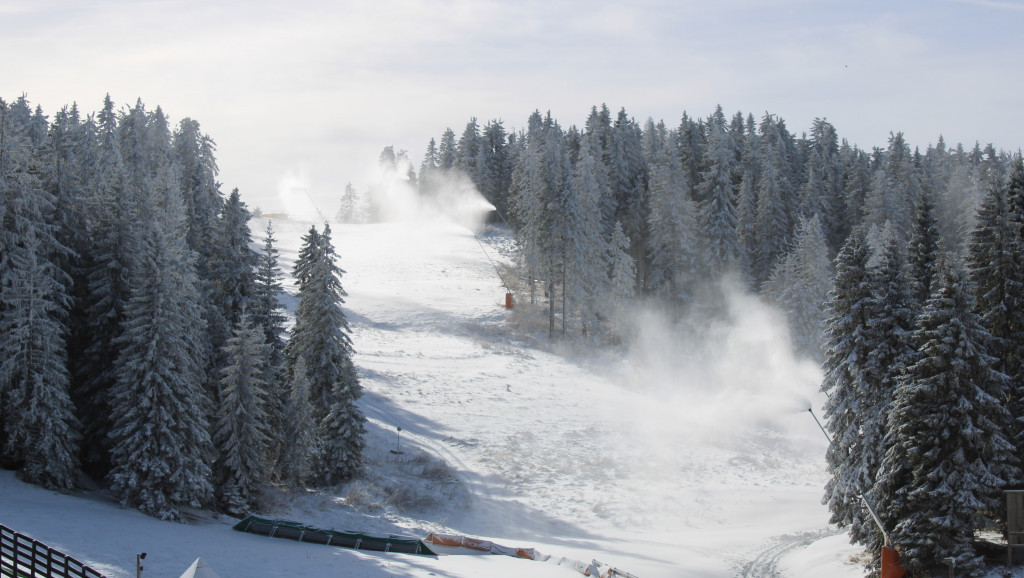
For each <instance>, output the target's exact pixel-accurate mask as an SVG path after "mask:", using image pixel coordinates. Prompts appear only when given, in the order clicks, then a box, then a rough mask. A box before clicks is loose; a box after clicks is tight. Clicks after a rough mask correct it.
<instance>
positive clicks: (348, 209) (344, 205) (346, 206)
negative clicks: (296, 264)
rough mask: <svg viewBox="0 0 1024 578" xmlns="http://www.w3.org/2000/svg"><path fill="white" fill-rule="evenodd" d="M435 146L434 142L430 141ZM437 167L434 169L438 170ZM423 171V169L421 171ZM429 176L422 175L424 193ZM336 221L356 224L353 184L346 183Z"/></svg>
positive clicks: (335, 217) (421, 185)
mask: <svg viewBox="0 0 1024 578" xmlns="http://www.w3.org/2000/svg"><path fill="white" fill-rule="evenodd" d="M430 142H431V144H433V142H434V140H433V139H431V140H430ZM436 168H437V167H434V169H431V170H436ZM420 170H421V171H422V170H423V169H420ZM428 174H430V173H429V172H428V173H427V174H424V173H422V172H421V173H420V191H421V192H422V191H423V189H424V187H425V186H426V185H425V182H426V181H427V180H428V176H427V175H428ZM334 220H335V221H338V222H339V223H355V222H356V188H355V187H353V186H352V183H345V192H344V193H342V194H341V201H340V203H339V204H338V214H337V215H335V216H334Z"/></svg>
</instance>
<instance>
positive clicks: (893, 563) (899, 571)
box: [807, 407, 907, 578]
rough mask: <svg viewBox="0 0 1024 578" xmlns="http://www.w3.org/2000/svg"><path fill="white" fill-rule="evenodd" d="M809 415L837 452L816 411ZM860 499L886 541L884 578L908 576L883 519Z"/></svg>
mask: <svg viewBox="0 0 1024 578" xmlns="http://www.w3.org/2000/svg"><path fill="white" fill-rule="evenodd" d="M807 413H809V414H811V417H813V418H814V422H815V423H817V424H818V429H820V430H821V433H823V434H825V439H827V440H828V445H829V446H830V447H831V448H832V450H833V451H835V449H836V445H835V444H834V443H832V436H830V435H828V432H827V431H825V426H823V425H821V421H820V420H818V416H816V415H814V409H813V408H810V407H809V408H807ZM858 497H859V498H860V501H861V502H862V503H863V504H864V507H865V508H866V509H867V511H868V513H869V514H871V519H872V520H874V522H875V525H876V526H878V530H879V531H880V532H882V538H883V539H884V540H885V543H884V544H883V545H882V578H903V576H904V575H906V573H907V570H906V568H904V567H903V566H902V565H901V564H900V553H899V551H897V550H896V548H895V547H894V546H893V545H892V541H891V540H889V533H888V532H886V531H885V525H884V524H882V519H881V518H879V517H878V514H877V513H875V509H874V508H873V507H871V502H869V501H868V499H867V498H866V497H865V496H864V494H859V495H858Z"/></svg>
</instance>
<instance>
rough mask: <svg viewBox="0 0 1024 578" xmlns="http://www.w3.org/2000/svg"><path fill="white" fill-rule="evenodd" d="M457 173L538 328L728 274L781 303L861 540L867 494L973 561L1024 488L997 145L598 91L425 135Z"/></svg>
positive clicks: (914, 540) (848, 522) (910, 542)
mask: <svg viewBox="0 0 1024 578" xmlns="http://www.w3.org/2000/svg"><path fill="white" fill-rule="evenodd" d="M450 171H462V172H464V173H465V174H467V175H469V177H470V178H472V179H473V181H474V182H475V183H476V186H477V188H478V189H479V190H480V191H481V192H482V193H483V194H484V195H485V196H486V197H487V198H488V200H489V201H490V202H492V203H493V204H494V205H495V206H496V207H497V208H498V209H499V212H500V213H501V214H502V215H503V216H505V218H506V219H507V221H508V223H509V224H510V225H511V226H512V229H513V231H514V233H515V236H516V240H517V243H518V247H519V249H520V256H521V262H520V269H521V273H522V276H523V278H524V280H525V281H526V282H528V283H530V285H531V286H533V285H539V286H541V287H542V288H543V294H544V295H545V296H546V298H547V305H548V322H549V325H548V326H549V332H550V334H551V335H554V334H555V332H556V319H558V318H559V314H560V320H561V332H562V334H565V333H566V332H567V331H568V330H569V329H570V328H576V329H578V330H579V331H580V332H582V333H585V334H589V335H602V334H605V333H606V332H611V333H614V331H615V329H616V327H615V324H616V322H617V320H616V318H615V317H614V315H611V314H609V312H614V311H616V310H622V309H623V308H625V307H626V306H627V305H629V304H630V303H633V302H635V301H636V300H638V299H643V300H645V301H650V300H654V301H656V302H658V303H660V304H662V305H663V306H665V307H666V308H667V310H669V311H679V312H682V311H685V310H687V309H688V308H690V307H691V306H692V305H693V304H694V303H695V302H698V301H700V299H699V298H698V297H699V296H700V295H701V291H702V289H703V288H706V287H707V285H708V284H709V283H710V284H713V285H714V284H717V283H718V282H719V281H720V280H721V279H722V278H723V277H724V276H726V275H729V276H731V277H733V278H734V279H737V280H739V282H740V283H741V284H743V285H745V286H746V288H747V289H749V290H751V291H754V292H758V293H760V294H761V295H762V296H764V297H765V298H766V299H768V300H770V301H772V302H774V303H775V304H777V305H779V306H780V308H781V309H782V310H783V311H785V312H786V314H787V315H788V318H789V322H790V328H791V333H792V335H793V341H794V345H795V347H796V348H797V349H798V350H799V352H801V353H803V354H804V355H808V356H811V357H813V358H815V359H819V360H822V361H823V363H824V369H825V372H826V375H825V380H824V382H823V384H822V391H824V392H825V393H826V394H828V401H827V402H826V406H825V416H826V417H827V419H828V422H827V428H828V430H829V431H830V433H831V435H832V437H833V439H834V441H835V445H834V446H833V447H832V448H831V449H829V451H828V456H827V459H828V465H829V472H830V474H831V480H830V481H829V483H828V485H827V487H826V494H825V498H824V500H825V502H826V503H827V504H828V507H829V509H830V511H831V512H832V522H833V523H836V524H838V525H839V526H841V527H849V528H850V531H851V537H852V539H853V540H854V541H856V542H858V543H861V544H864V545H866V546H868V547H870V551H871V552H873V553H874V554H875V559H874V561H873V564H874V565H875V567H877V564H878V553H879V552H880V549H879V546H880V545H881V543H882V541H883V536H882V533H881V532H880V531H879V529H878V527H877V525H876V524H875V523H874V522H873V521H872V520H871V518H870V516H869V513H868V512H867V510H865V508H864V506H863V500H862V497H863V498H864V499H866V500H867V501H868V502H869V503H871V504H873V506H874V507H875V509H876V510H877V512H878V514H879V516H880V518H881V520H882V523H883V525H884V527H885V528H886V531H887V532H888V533H889V534H890V535H891V538H892V540H893V542H894V543H895V544H897V545H898V546H899V547H900V548H901V556H902V557H903V559H904V562H905V563H906V565H907V567H908V568H909V569H911V571H913V572H917V573H921V572H926V571H928V569H929V568H931V567H933V566H935V565H939V564H941V563H942V560H943V559H945V558H948V557H952V558H954V559H955V564H956V567H957V568H958V570H960V571H965V572H967V573H970V574H972V575H976V574H977V573H979V572H981V569H982V566H983V559H982V557H981V556H980V555H979V554H978V553H977V552H976V551H975V549H974V544H973V539H974V532H975V530H976V529H979V528H987V527H998V526H999V524H1000V523H1003V522H1004V521H1005V520H1004V519H1003V518H1004V514H1003V512H1004V506H1003V503H1004V502H1003V495H1002V491H1003V490H1004V489H1008V488H1024V473H1022V470H1021V462H1020V455H1021V451H1020V450H1022V449H1024V367H1022V363H1024V302H1022V300H1024V165H1022V161H1021V157H1020V155H1019V154H1017V155H1015V156H1012V157H1011V156H1010V155H1009V154H1006V153H1004V152H997V151H996V150H995V149H994V147H992V146H991V145H989V146H986V147H984V148H982V147H981V146H979V145H977V144H976V145H974V146H973V147H972V148H969V149H968V148H964V147H963V146H962V145H957V146H955V147H952V148H950V147H948V146H947V145H946V143H945V142H944V140H943V139H942V138H941V137H940V138H939V139H938V142H937V143H936V144H934V145H929V146H928V147H927V149H926V150H925V151H924V152H922V151H921V150H920V149H917V148H911V146H910V145H909V144H908V143H907V142H906V141H905V139H904V138H903V135H902V134H900V133H894V134H891V136H890V138H889V142H888V146H887V147H886V148H874V149H872V150H871V151H865V150H861V149H859V148H858V147H857V146H855V145H852V144H850V143H849V142H848V141H847V140H845V139H840V138H839V135H838V133H837V131H836V129H835V128H834V127H833V126H832V125H831V124H830V123H828V122H827V121H826V120H824V119H816V120H815V121H814V122H813V123H812V126H811V128H810V131H809V133H806V134H802V135H800V136H796V135H795V134H793V133H791V132H790V131H789V130H788V129H787V127H786V124H785V122H784V121H783V119H781V118H779V117H777V116H775V115H772V114H767V113H766V114H765V115H764V116H762V117H761V118H760V120H759V121H758V120H757V119H755V118H754V116H753V115H749V114H748V115H746V116H744V115H743V114H742V113H737V114H736V115H734V116H733V117H731V119H730V118H727V117H726V116H725V115H724V114H723V111H722V109H721V108H720V107H719V108H718V109H717V110H716V111H715V112H714V113H713V114H712V115H711V116H709V117H708V118H705V119H699V118H692V117H690V116H688V115H687V114H685V113H684V114H683V116H682V120H681V121H680V123H679V124H678V126H676V127H674V128H668V127H667V126H666V125H665V124H664V122H657V123H656V122H654V121H653V120H648V121H647V122H646V123H645V124H644V126H643V127H641V126H640V125H639V124H638V123H637V122H636V121H634V120H633V119H632V118H630V117H629V116H628V115H627V114H626V112H625V110H622V111H620V112H619V113H618V115H617V116H616V117H615V118H614V119H613V118H612V115H611V114H610V113H609V111H608V109H607V108H606V107H601V108H597V107H594V108H593V109H592V110H591V113H590V116H589V118H588V119H587V121H586V124H585V126H584V127H583V128H582V129H580V128H577V127H575V126H573V127H570V128H568V129H564V128H562V127H561V126H560V125H559V124H558V122H557V121H556V120H555V119H553V118H551V116H550V114H549V115H546V116H543V115H541V114H540V113H539V112H535V113H534V114H533V115H531V116H530V118H529V120H528V122H527V126H526V129H525V130H521V131H518V132H513V133H511V134H508V135H506V134H505V132H504V130H503V128H502V123H501V122H500V121H491V122H489V123H488V124H486V125H485V126H484V129H483V130H482V131H481V130H480V128H479V125H478V123H477V121H476V120H475V119H474V120H471V121H470V122H469V124H468V125H467V126H466V128H465V130H464V132H463V133H462V136H461V138H459V139H458V140H456V139H455V135H454V133H453V132H452V131H451V130H448V131H446V132H445V134H444V136H443V137H442V138H441V142H440V146H435V145H434V142H433V141H432V142H431V144H430V146H428V148H427V153H426V158H425V159H424V161H423V163H422V165H421V168H420V175H419V186H420V188H421V191H425V194H429V191H430V183H431V182H432V180H433V179H434V177H433V175H436V174H439V173H445V172H450Z"/></svg>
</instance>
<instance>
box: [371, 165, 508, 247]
mask: <svg viewBox="0 0 1024 578" xmlns="http://www.w3.org/2000/svg"><path fill="white" fill-rule="evenodd" d="M410 174H411V171H410V164H409V159H408V158H407V157H406V156H405V155H404V154H400V155H398V156H397V157H395V158H394V160H393V161H391V160H390V159H389V161H388V162H382V163H380V164H379V166H378V171H377V177H376V180H375V182H374V184H373V185H372V186H371V187H370V189H369V199H368V200H369V205H370V220H371V221H384V222H412V221H424V220H437V219H448V220H450V221H452V222H454V223H456V224H458V225H461V226H463V227H465V228H467V229H469V230H470V231H473V232H476V231H478V230H479V229H480V228H481V227H482V226H483V223H484V221H485V220H486V218H487V215H488V213H490V212H491V211H493V210H494V206H493V205H492V204H491V203H489V202H487V200H486V199H484V197H483V195H481V194H480V192H479V191H477V189H476V186H475V185H474V184H473V181H472V180H471V179H470V178H469V177H468V176H467V175H466V174H465V173H463V172H462V171H459V170H454V169H453V170H450V171H441V170H435V171H432V172H430V173H428V174H426V175H422V176H421V182H420V184H419V186H417V185H416V184H415V183H413V182H412V181H410V179H409V176H410Z"/></svg>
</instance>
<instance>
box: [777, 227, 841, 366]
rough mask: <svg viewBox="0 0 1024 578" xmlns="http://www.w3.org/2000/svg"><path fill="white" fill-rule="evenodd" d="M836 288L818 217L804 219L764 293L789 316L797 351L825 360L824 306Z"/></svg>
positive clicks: (826, 245)
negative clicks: (823, 353)
mask: <svg viewBox="0 0 1024 578" xmlns="http://www.w3.org/2000/svg"><path fill="white" fill-rule="evenodd" d="M831 284H832V264H831V263H830V262H829V259H828V244H827V242H826V241H825V236H824V234H823V233H822V231H821V223H820V222H819V221H818V218H817V216H814V217H811V218H810V219H801V220H800V223H799V224H798V225H797V233H796V237H795V239H794V241H793V246H792V248H791V249H790V251H789V252H788V253H786V254H785V255H784V256H783V257H782V258H781V259H780V260H779V262H778V263H777V264H776V266H775V268H774V269H773V270H772V274H771V276H770V277H769V280H768V282H767V283H766V284H765V288H764V293H765V294H766V295H768V296H769V297H770V298H771V299H772V300H773V301H775V303H777V304H778V305H779V307H781V308H782V310H783V311H785V312H786V317H787V319H788V321H789V328H790V336H791V339H792V341H793V348H794V350H796V351H797V352H798V353H800V354H802V355H806V356H809V357H810V358H811V359H820V358H821V357H822V345H823V334H824V324H825V310H824V304H825V303H826V302H827V300H828V292H829V290H830V288H831Z"/></svg>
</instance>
